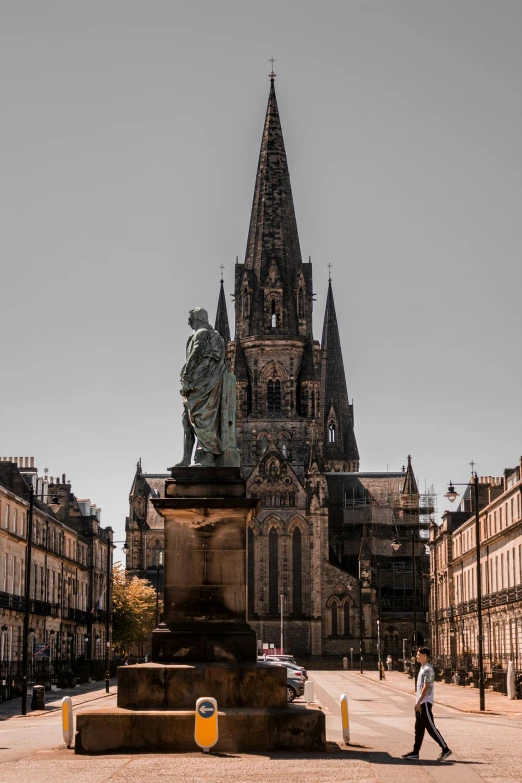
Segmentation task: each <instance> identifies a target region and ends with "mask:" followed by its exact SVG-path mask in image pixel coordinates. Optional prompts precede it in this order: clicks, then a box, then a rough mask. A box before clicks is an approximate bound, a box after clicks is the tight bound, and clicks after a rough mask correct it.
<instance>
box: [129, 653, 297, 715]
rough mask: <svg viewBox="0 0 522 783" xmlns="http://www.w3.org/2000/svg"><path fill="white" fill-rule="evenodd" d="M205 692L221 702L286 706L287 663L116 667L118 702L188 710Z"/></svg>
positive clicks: (133, 706)
mask: <svg viewBox="0 0 522 783" xmlns="http://www.w3.org/2000/svg"><path fill="white" fill-rule="evenodd" d="M203 696H212V697H213V698H214V699H216V701H217V703H218V705H219V707H220V708H221V707H255V708H259V707H286V703H287V702H286V669H285V668H283V667H282V666H270V665H268V664H255V663H252V664H239V665H227V664H193V665H169V666H163V665H161V664H155V663H144V664H137V665H135V666H120V668H119V669H118V707H123V708H126V709H133V710H161V709H167V710H187V709H188V710H190V709H191V708H194V705H195V703H196V700H197V699H199V698H200V697H203Z"/></svg>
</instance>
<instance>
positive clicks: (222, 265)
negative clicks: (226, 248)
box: [219, 264, 225, 280]
mask: <svg viewBox="0 0 522 783" xmlns="http://www.w3.org/2000/svg"><path fill="white" fill-rule="evenodd" d="M219 268H220V269H221V279H222V280H223V269H224V268H225V266H224V264H221V266H220V267H219Z"/></svg>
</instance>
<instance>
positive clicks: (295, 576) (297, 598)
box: [292, 527, 303, 615]
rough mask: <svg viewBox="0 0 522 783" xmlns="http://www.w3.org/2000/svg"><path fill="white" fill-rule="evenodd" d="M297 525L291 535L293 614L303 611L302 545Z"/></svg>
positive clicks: (299, 613)
mask: <svg viewBox="0 0 522 783" xmlns="http://www.w3.org/2000/svg"><path fill="white" fill-rule="evenodd" d="M302 538H303V537H302V535H301V531H300V530H299V528H298V527H296V529H295V530H294V534H293V536H292V595H293V609H294V614H297V615H301V614H302V613H303V546H302Z"/></svg>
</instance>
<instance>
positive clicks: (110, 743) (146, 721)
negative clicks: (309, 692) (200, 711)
mask: <svg viewBox="0 0 522 783" xmlns="http://www.w3.org/2000/svg"><path fill="white" fill-rule="evenodd" d="M194 722H195V713H194V710H183V711H177V712H168V711H147V712H145V711H141V710H125V709H121V708H118V707H116V708H114V709H106V710H96V711H91V712H83V713H80V714H79V715H78V716H77V718H76V731H77V733H76V739H75V745H74V750H75V753H79V754H97V753H100V754H101V753H116V752H125V753H136V752H138V753H144V752H151V753H189V752H194V751H197V750H199V748H198V746H197V745H196V742H195V740H194ZM218 724H219V740H218V742H217V744H216V745H215V746H214V747H213V749H212V751H213V752H217V753H219V752H221V753H231V752H235V753H259V752H266V751H272V750H290V751H301V752H321V751H324V750H325V745H326V736H325V720H324V714H323V713H322V712H321V710H320V709H318V708H317V707H307V706H300V705H299V706H298V705H294V704H291V705H289V706H288V708H286V709H279V710H278V709H266V708H265V709H263V708H258V709H255V708H249V709H241V708H234V707H231V708H226V709H221V708H219V711H218Z"/></svg>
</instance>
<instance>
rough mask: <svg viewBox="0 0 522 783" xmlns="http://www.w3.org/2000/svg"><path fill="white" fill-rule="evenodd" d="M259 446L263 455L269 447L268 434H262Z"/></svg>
mask: <svg viewBox="0 0 522 783" xmlns="http://www.w3.org/2000/svg"><path fill="white" fill-rule="evenodd" d="M259 447H260V449H261V455H263V454H264V453H265V451H266V450H267V448H268V438H267V437H266V435H262V436H261V439H260V441H259Z"/></svg>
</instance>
